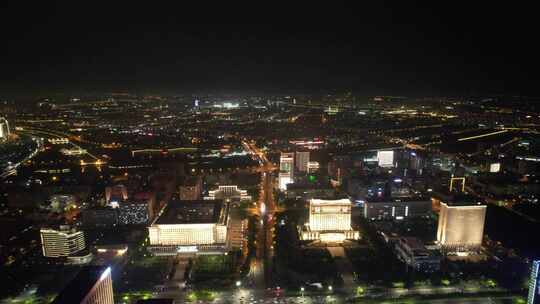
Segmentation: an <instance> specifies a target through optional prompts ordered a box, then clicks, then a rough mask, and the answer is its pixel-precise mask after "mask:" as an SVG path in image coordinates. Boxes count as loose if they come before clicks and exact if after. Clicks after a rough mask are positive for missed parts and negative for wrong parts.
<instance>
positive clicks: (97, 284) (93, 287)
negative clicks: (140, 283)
mask: <svg viewBox="0 0 540 304" xmlns="http://www.w3.org/2000/svg"><path fill="white" fill-rule="evenodd" d="M75 303H78V304H114V294H113V284H112V277H111V268H110V267H103V266H87V267H84V268H83V269H82V270H81V271H80V272H79V273H78V274H77V276H76V277H75V278H74V279H73V280H71V282H69V284H68V285H67V286H66V287H65V288H64V289H63V290H62V291H61V292H60V293H59V294H58V296H57V297H56V298H55V299H54V301H53V302H52V304H75Z"/></svg>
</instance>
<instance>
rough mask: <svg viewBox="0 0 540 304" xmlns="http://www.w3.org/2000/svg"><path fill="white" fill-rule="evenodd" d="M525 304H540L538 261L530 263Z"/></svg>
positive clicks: (539, 267) (539, 264)
mask: <svg viewBox="0 0 540 304" xmlns="http://www.w3.org/2000/svg"><path fill="white" fill-rule="evenodd" d="M527 304H540V260H535V261H533V262H532V267H531V278H530V279H529V296H528V299H527Z"/></svg>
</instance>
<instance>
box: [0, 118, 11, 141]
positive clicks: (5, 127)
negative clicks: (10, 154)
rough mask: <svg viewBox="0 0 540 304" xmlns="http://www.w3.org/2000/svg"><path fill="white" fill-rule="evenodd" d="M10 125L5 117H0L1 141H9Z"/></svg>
mask: <svg viewBox="0 0 540 304" xmlns="http://www.w3.org/2000/svg"><path fill="white" fill-rule="evenodd" d="M9 134H10V131H9V123H8V121H7V119H5V118H4V117H0V140H7V139H8V137H9Z"/></svg>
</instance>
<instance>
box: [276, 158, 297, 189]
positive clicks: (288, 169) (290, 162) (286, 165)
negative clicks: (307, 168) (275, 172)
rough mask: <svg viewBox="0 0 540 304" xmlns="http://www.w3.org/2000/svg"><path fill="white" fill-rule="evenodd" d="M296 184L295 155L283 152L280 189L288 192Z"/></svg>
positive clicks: (280, 164) (280, 162)
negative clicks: (288, 187) (291, 185)
mask: <svg viewBox="0 0 540 304" xmlns="http://www.w3.org/2000/svg"><path fill="white" fill-rule="evenodd" d="M293 182H294V153H287V152H282V153H281V157H280V158H279V189H281V190H286V189H287V184H292V183H293Z"/></svg>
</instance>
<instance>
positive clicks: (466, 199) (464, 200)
mask: <svg viewBox="0 0 540 304" xmlns="http://www.w3.org/2000/svg"><path fill="white" fill-rule="evenodd" d="M444 202H445V203H446V204H447V205H448V206H454V207H457V206H478V205H484V204H483V203H482V201H481V200H480V199H479V198H477V197H476V196H474V195H470V194H464V193H459V194H454V195H451V196H450V197H449V199H448V200H445V201H444Z"/></svg>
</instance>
